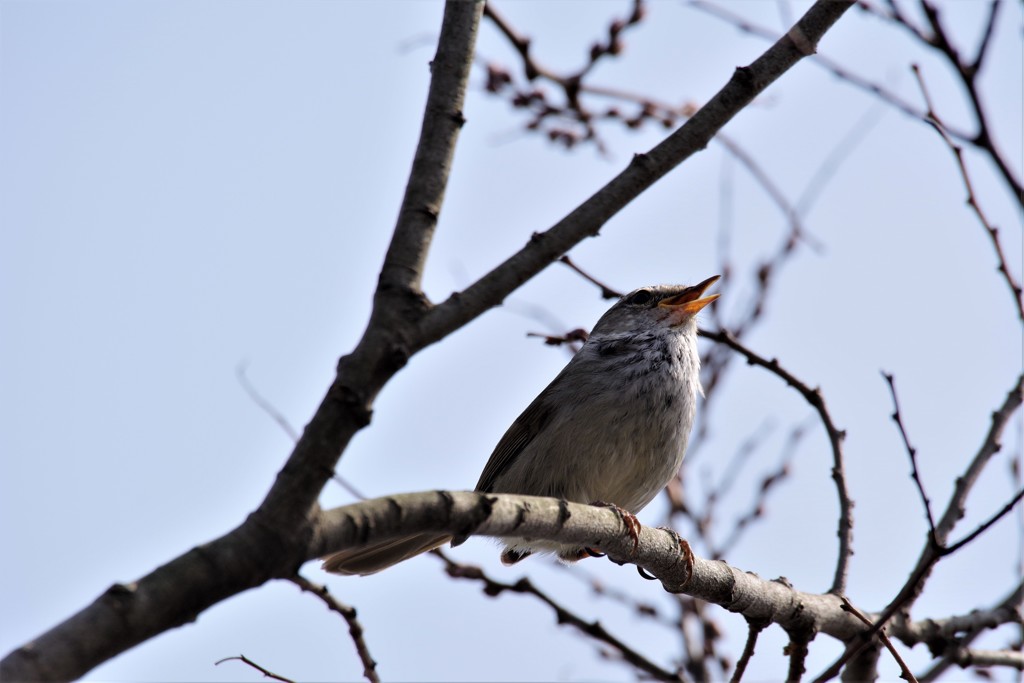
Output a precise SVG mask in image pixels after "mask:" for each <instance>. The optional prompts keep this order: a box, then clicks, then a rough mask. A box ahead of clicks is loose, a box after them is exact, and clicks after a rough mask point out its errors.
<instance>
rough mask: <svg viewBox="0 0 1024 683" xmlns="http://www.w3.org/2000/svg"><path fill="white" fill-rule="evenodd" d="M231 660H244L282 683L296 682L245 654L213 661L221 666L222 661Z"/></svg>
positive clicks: (243, 661) (268, 676)
mask: <svg viewBox="0 0 1024 683" xmlns="http://www.w3.org/2000/svg"><path fill="white" fill-rule="evenodd" d="M230 661H239V662H242V663H244V664H248V665H249V666H251V667H252V668H254V669H256V670H257V671H259V672H260V673H261V674H263V676H264V677H265V678H272V679H274V680H275V681H281V682H282V683H295V681H293V680H292V679H290V678H285V677H284V676H279V675H277V674H276V673H274V672H273V671H268V670H267V669H264V668H263V667H262V666H260V665H259V664H257V663H256V662H254V661H252V660H251V659H249V658H248V657H246V656H245V655H238V656H237V657H225V658H224V659H220V660H217V661H216V662H214V663H213V665H214V666H220V665H221V664H222V663H224V662H230Z"/></svg>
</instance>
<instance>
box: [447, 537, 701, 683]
mask: <svg viewBox="0 0 1024 683" xmlns="http://www.w3.org/2000/svg"><path fill="white" fill-rule="evenodd" d="M433 552H434V554H436V555H437V556H438V557H440V558H441V559H442V560H444V563H445V571H447V573H448V575H449V576H451V577H452V578H456V579H472V580H475V581H479V582H481V583H482V584H483V591H484V593H485V594H486V595H488V596H490V597H495V596H497V595H500V594H501V593H504V592H510V593H523V594H527V595H533V596H534V597H536V598H538V599H540V601H541V602H543V603H545V604H546V605H548V606H549V607H550V608H551V609H552V610H554V612H555V617H556V618H557V620H558V623H559V624H568V625H569V626H572V627H573V628H575V629H577V630H578V631H580V632H581V633H584V634H586V635H588V636H590V637H591V638H593V639H594V640H597V641H598V642H601V643H604V644H605V645H608V646H609V647H612V648H614V650H615V651H616V652H618V653H619V655H620V656H621V657H622V659H623V660H625V661H626V662H629V663H630V664H632V665H633V666H635V667H636V668H637V669H639V670H641V671H643V672H644V673H646V674H647V675H648V676H651V677H652V678H654V679H655V680H659V681H680V680H682V677H681V675H680V674H679V673H678V672H672V671H669V670H667V669H663V668H662V667H660V666H658V665H657V664H655V663H654V662H652V661H651V660H649V659H648V658H647V657H645V656H643V655H642V654H640V653H639V652H637V651H636V650H634V649H633V648H631V647H630V646H629V645H626V644H625V643H624V642H622V641H621V640H619V639H618V638H616V637H615V636H613V635H612V634H611V633H609V632H608V631H607V630H606V629H605V627H604V626H602V625H601V622H599V621H586V620H585V619H583V618H582V617H580V616H578V615H576V614H575V613H574V612H572V611H570V610H568V609H566V608H565V607H563V606H562V605H561V604H559V603H558V602H556V601H555V600H554V599H553V598H551V597H550V596H549V595H548V594H547V593H545V592H544V591H542V590H540V589H539V588H537V587H536V586H534V585H533V583H532V582H531V581H530V579H528V578H525V577H524V578H522V579H519V580H518V581H516V582H515V583H505V582H503V581H496V580H494V579H492V578H490V577H489V576H487V574H486V573H485V572H484V570H483V569H481V568H480V567H477V566H474V565H469V564H462V563H459V562H455V561H453V560H451V559H450V558H449V557H448V556H447V555H446V554H445V553H444V552H443V551H442V550H439V549H438V550H434V551H433Z"/></svg>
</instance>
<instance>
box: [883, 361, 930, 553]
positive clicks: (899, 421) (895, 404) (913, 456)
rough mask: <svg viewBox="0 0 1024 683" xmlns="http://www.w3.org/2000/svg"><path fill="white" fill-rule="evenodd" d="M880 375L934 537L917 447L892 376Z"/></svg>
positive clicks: (928, 501)
mask: <svg viewBox="0 0 1024 683" xmlns="http://www.w3.org/2000/svg"><path fill="white" fill-rule="evenodd" d="M882 377H884V378H885V381H886V384H888V385H889V394H890V395H891V396H892V421H893V422H895V423H896V426H897V427H898V428H899V430H900V436H901V437H902V438H903V447H904V448H906V449H907V455H908V456H910V476H911V477H912V478H913V480H914V485H915V486H916V487H917V492H918V494H920V496H921V504H922V505H923V506H924V511H925V515H926V516H927V518H928V534H929V536H930V537H931V538H932V539H934V538H935V518H934V517H933V516H932V502H931V501H930V500H928V494H927V493H925V490H924V482H923V481H922V480H921V472H920V470H919V469H918V467H917V449H916V448H914V447H913V446H911V445H910V437H909V436H907V428H906V427H905V426H904V425H903V416H902V415H901V413H900V402H899V399H897V398H896V380H895V379H894V378H893V376H892V375H891V374H889V373H887V372H883V373H882Z"/></svg>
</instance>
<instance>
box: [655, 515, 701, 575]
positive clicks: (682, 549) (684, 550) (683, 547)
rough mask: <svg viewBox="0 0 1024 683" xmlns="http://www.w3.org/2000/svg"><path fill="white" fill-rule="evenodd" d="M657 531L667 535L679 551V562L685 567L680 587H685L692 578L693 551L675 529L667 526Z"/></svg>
mask: <svg viewBox="0 0 1024 683" xmlns="http://www.w3.org/2000/svg"><path fill="white" fill-rule="evenodd" d="M658 529H659V530H661V531H664V532H666V533H668V534H669V535H670V536H672V538H673V539H675V542H676V547H677V548H678V549H679V560H680V561H681V562H682V563H683V564H684V565H686V580H684V581H683V583H682V585H681V586H680V587H682V586H685V585H686V584H688V583H690V579H692V578H693V562H694V559H695V556H694V554H693V549H692V548H690V543H689V542H688V541H687V540H686V539H685V538H683V537H682V536H680V535H679V532H678V531H676V530H675V529H673V528H671V527H667V526H660V527H658Z"/></svg>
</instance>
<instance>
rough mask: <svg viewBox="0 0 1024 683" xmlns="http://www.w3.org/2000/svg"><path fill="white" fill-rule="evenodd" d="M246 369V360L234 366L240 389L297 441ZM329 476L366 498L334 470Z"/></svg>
mask: <svg viewBox="0 0 1024 683" xmlns="http://www.w3.org/2000/svg"><path fill="white" fill-rule="evenodd" d="M248 369H249V364H248V363H246V362H242V363H239V364H238V367H236V368H235V376H236V377H237V378H238V383H239V384H241V385H242V390H243V391H245V393H246V395H248V396H249V398H250V399H252V402H253V403H255V404H256V405H257V406H258V407H259V408H260V409H261V410H262V411H263V412H265V413H266V414H267V415H269V416H270V419H272V420H273V421H274V422H276V423H277V425H278V426H279V427H280V428H281V429H282V430H283V431H284V433H285V434H287V435H288V437H289V438H290V439H291V440H292V441H293V442H297V441H298V440H299V433H298V431H296V429H295V428H294V427H292V425H291V423H290V422H288V418H286V417H285V416H284V414H283V413H282V412H281V411H280V410H278V409H277V408H276V407H275V406H274V405H273V404H272V403H271V402H270V401H268V400H267V399H265V398H264V397H263V395H262V394H260V393H259V392H258V391H257V390H256V387H254V386H253V384H252V382H250V381H249V375H248V374H247V372H246V371H247V370H248ZM331 478H332V479H333V480H334V481H336V482H337V483H338V484H340V485H341V487H342V488H343V489H345V490H346V491H348V492H349V493H350V494H351V495H353V496H354V497H355V498H356V499H357V500H366V496H364V495H363V494H362V493H361V492H360V491H359V489H357V488H356V487H355V486H353V485H352V484H350V483H349V482H348V481H347V480H346V479H345V478H344V477H342V476H341V475H340V474H338V473H337V472H335V473H334V475H333V476H332V477H331Z"/></svg>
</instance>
